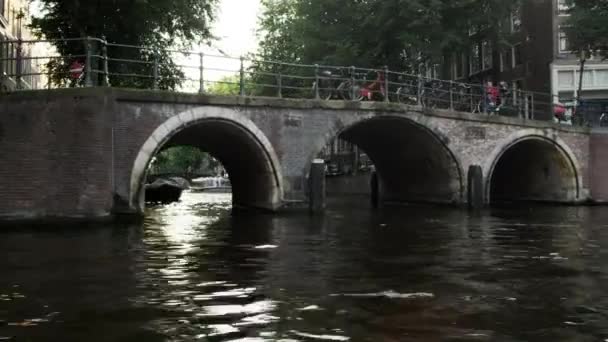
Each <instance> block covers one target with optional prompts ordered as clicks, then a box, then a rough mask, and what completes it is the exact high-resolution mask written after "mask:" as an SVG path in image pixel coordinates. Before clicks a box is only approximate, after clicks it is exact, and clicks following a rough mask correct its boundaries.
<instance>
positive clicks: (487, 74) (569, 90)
mask: <svg viewBox="0 0 608 342" xmlns="http://www.w3.org/2000/svg"><path fill="white" fill-rule="evenodd" d="M568 9H569V8H568V5H567V1H566V0H524V1H523V2H522V5H521V7H520V8H518V9H516V10H515V11H514V12H513V13H512V14H511V16H510V17H509V18H505V20H504V21H503V22H501V23H496V24H497V25H500V27H501V28H502V31H503V32H506V33H507V34H506V38H505V39H503V40H501V41H500V42H497V41H496V40H491V39H488V38H487V37H488V34H487V33H485V32H484V31H483V30H475V29H474V28H472V29H471V30H470V38H471V42H472V43H471V46H470V47H469V49H468V50H467V51H462V52H458V53H454V54H452V55H451V56H447V58H449V61H450V62H449V63H447V64H446V66H445V67H444V70H443V73H444V76H445V77H446V78H450V79H452V80H459V81H468V82H474V83H484V82H485V81H493V82H494V83H495V84H496V83H498V82H501V81H504V82H506V83H507V84H508V85H509V86H510V87H511V89H513V90H523V91H526V92H530V93H531V94H534V95H533V96H534V99H533V100H535V101H537V102H538V103H546V104H547V105H550V104H552V103H557V102H561V103H573V102H574V100H576V99H577V96H578V86H579V83H580V82H579V80H580V61H579V56H578V54H577V53H576V52H574V51H571V49H570V46H569V43H568V38H567V36H566V33H565V30H564V28H565V25H566V22H567V19H568V16H569V14H568ZM581 101H583V102H585V103H586V104H587V108H591V107H594V106H595V107H602V108H603V107H604V105H603V103H604V102H606V103H607V104H608V63H606V62H604V61H602V60H601V59H600V58H595V59H593V58H592V59H590V60H588V61H587V62H586V65H585V70H584V73H583V87H582V93H581ZM595 107H594V108H595ZM594 110H596V111H597V110H599V109H598V108H595V109H594ZM546 113H547V114H546V115H550V111H547V112H546Z"/></svg>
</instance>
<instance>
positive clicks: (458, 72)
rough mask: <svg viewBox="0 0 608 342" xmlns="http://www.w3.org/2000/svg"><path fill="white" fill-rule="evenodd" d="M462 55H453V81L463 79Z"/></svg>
mask: <svg viewBox="0 0 608 342" xmlns="http://www.w3.org/2000/svg"><path fill="white" fill-rule="evenodd" d="M464 60H465V58H464V54H462V53H459V54H456V55H454V79H459V78H463V77H464V68H465V65H464V63H465V62H464Z"/></svg>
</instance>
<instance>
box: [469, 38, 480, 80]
mask: <svg viewBox="0 0 608 342" xmlns="http://www.w3.org/2000/svg"><path fill="white" fill-rule="evenodd" d="M469 68H470V69H469V74H471V75H473V74H475V73H477V72H479V71H480V70H481V47H480V46H479V44H475V45H473V48H472V49H471V56H470V58H469Z"/></svg>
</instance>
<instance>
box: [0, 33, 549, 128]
mask: <svg viewBox="0 0 608 342" xmlns="http://www.w3.org/2000/svg"><path fill="white" fill-rule="evenodd" d="M59 50H60V51H62V52H63V53H59V52H58V51H59ZM0 52H1V53H0V85H1V87H0V90H2V91H5V92H7V91H14V90H27V89H45V88H46V89H53V88H65V87H92V86H113V87H124V88H139V89H158V90H172V91H180V92H194V93H205V94H220V95H241V96H273V97H281V98H305V99H318V100H346V101H383V102H395V103H402V104H408V105H413V106H422V107H426V108H438V109H450V110H455V111H461V112H470V113H479V114H498V115H506V116H515V117H522V118H528V119H543V118H544V119H552V118H553V109H554V103H555V102H554V101H553V97H552V96H551V95H550V94H545V93H535V92H529V91H522V90H512V89H505V90H504V91H501V93H500V101H499V102H498V103H491V102H490V101H489V100H488V97H487V95H486V89H485V88H484V86H483V85H481V84H467V83H463V82H457V81H450V80H440V79H433V78H427V77H423V76H420V75H411V74H407V73H403V72H399V71H392V70H389V69H388V68H386V67H383V68H376V69H374V68H361V67H355V66H331V65H306V64H295V63H284V62H277V61H266V60H261V59H257V58H255V57H250V58H245V57H231V56H227V55H222V54H208V53H204V52H202V51H188V50H177V49H175V50H170V49H157V48H154V47H151V46H134V45H127V44H118V43H112V42H108V41H106V40H105V39H101V38H92V37H88V38H76V39H63V40H8V41H3V42H0Z"/></svg>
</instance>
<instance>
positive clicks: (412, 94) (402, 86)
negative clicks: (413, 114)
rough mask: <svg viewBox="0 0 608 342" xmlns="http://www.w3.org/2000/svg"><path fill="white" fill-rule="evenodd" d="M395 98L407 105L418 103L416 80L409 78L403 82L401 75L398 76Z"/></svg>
mask: <svg viewBox="0 0 608 342" xmlns="http://www.w3.org/2000/svg"><path fill="white" fill-rule="evenodd" d="M395 98H396V100H397V102H399V103H403V104H407V105H416V104H418V81H417V80H411V81H409V82H404V80H403V76H399V88H397V91H396V92H395Z"/></svg>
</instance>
